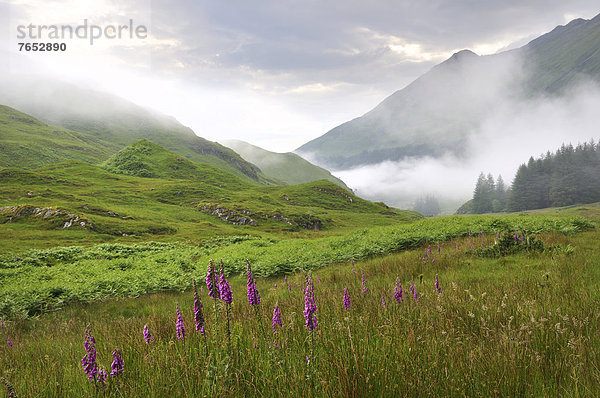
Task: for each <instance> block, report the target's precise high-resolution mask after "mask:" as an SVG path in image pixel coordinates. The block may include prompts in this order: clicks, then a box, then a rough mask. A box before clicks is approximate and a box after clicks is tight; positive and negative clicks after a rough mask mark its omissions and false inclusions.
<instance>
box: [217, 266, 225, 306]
mask: <svg viewBox="0 0 600 398" xmlns="http://www.w3.org/2000/svg"><path fill="white" fill-rule="evenodd" d="M224 285H225V264H224V263H223V260H221V266H220V267H219V282H218V286H219V297H220V298H221V300H225V299H224V298H223V295H224V290H223V288H224Z"/></svg>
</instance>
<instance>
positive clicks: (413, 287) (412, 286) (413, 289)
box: [410, 282, 419, 303]
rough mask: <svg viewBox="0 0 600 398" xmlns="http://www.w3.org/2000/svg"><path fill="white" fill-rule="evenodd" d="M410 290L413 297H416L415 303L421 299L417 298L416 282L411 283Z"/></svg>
mask: <svg viewBox="0 0 600 398" xmlns="http://www.w3.org/2000/svg"><path fill="white" fill-rule="evenodd" d="M410 292H411V293H412V295H413V297H414V298H415V303H416V302H418V301H419V299H418V298H417V289H416V288H415V284H414V283H413V282H411V283H410Z"/></svg>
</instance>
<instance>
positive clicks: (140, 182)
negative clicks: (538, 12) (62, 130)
mask: <svg viewBox="0 0 600 398" xmlns="http://www.w3.org/2000/svg"><path fill="white" fill-rule="evenodd" d="M174 166H176V167H174ZM109 170H112V172H111V171H109ZM127 174H136V175H127ZM140 175H144V176H143V177H142V176H140ZM0 185H1V186H2V190H0V235H1V236H7V237H17V236H18V237H19V239H18V240H15V239H3V240H0V253H5V252H15V253H16V252H19V251H20V250H23V249H27V248H43V247H52V246H55V245H60V246H70V245H86V244H94V243H100V242H127V243H131V242H140V241H147V240H159V241H182V240H183V241H186V240H190V241H193V242H198V241H202V240H205V239H214V238H215V237H218V236H238V235H253V236H263V237H269V236H272V237H281V236H282V234H283V235H290V237H294V236H302V237H305V236H306V235H307V234H313V235H315V236H322V235H324V234H325V235H328V234H338V233H342V232H345V231H348V230H351V229H355V228H356V227H363V226H365V227H366V226H375V225H388V224H392V223H398V222H408V221H409V220H411V219H415V218H419V217H420V215H419V214H418V213H415V212H408V211H400V210H395V209H392V208H389V207H387V206H386V205H384V204H382V203H372V202H369V201H366V200H363V199H360V198H358V197H356V196H354V195H353V194H352V193H351V192H348V191H346V190H344V189H342V188H340V187H339V186H337V185H335V184H333V183H331V182H329V181H325V180H319V181H314V182H310V183H305V184H300V185H290V186H272V187H268V186H261V185H257V184H255V183H253V182H250V181H247V180H244V179H242V178H239V177H238V176H235V175H233V174H231V173H227V172H225V171H223V170H220V169H218V168H216V167H214V166H211V165H207V164H199V163H194V162H190V161H187V160H185V159H184V158H182V157H181V155H178V154H175V153H173V152H170V151H168V150H166V149H164V148H162V147H160V146H158V145H156V144H154V143H151V142H149V141H146V140H142V141H139V142H137V143H134V144H133V145H131V146H129V147H126V148H123V149H121V151H120V152H119V153H117V154H115V155H114V156H112V157H111V158H110V159H109V160H108V161H107V162H106V163H105V164H104V165H103V167H100V166H95V165H91V164H88V163H85V162H79V161H69V162H63V163H58V164H54V165H50V166H45V167H42V168H39V169H35V170H24V169H19V168H4V169H0Z"/></svg>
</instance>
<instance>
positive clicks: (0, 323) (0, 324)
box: [0, 319, 4, 329]
mask: <svg viewBox="0 0 600 398" xmlns="http://www.w3.org/2000/svg"><path fill="white" fill-rule="evenodd" d="M0 328H2V329H4V319H3V320H2V321H0Z"/></svg>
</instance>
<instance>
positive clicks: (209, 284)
mask: <svg viewBox="0 0 600 398" xmlns="http://www.w3.org/2000/svg"><path fill="white" fill-rule="evenodd" d="M215 273H216V269H215V263H214V262H213V261H212V260H210V262H209V263H208V270H207V271H206V288H207V289H208V295H209V296H210V297H211V298H214V299H217V298H219V288H218V285H217V276H216V274H215Z"/></svg>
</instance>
